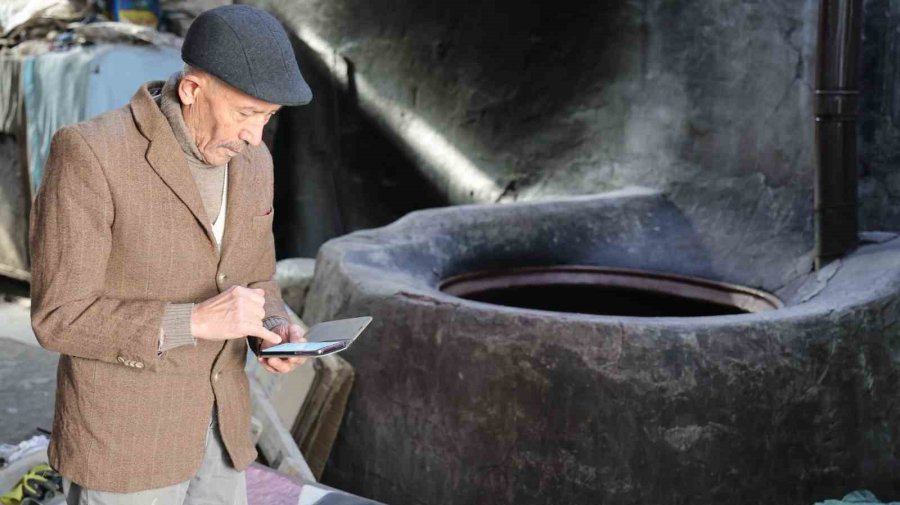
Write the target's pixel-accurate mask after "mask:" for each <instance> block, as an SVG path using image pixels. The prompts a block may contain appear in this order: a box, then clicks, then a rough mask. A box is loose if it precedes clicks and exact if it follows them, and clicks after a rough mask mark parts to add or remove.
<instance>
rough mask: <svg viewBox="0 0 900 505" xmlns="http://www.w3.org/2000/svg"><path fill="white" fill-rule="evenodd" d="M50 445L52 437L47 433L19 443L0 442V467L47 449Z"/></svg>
mask: <svg viewBox="0 0 900 505" xmlns="http://www.w3.org/2000/svg"><path fill="white" fill-rule="evenodd" d="M49 445H50V439H49V438H47V436H46V435H35V436H33V437H31V438H29V439H27V440H23V441H21V442H19V443H18V444H0V468H3V467H5V466H8V465H10V464H12V463H15V462H16V461H18V460H20V459H22V458H24V457H26V456H28V455H30V454H34V453H35V452H38V451H42V450H46V449H47V446H49Z"/></svg>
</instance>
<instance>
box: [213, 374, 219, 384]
mask: <svg viewBox="0 0 900 505" xmlns="http://www.w3.org/2000/svg"><path fill="white" fill-rule="evenodd" d="M213 382H219V372H216V373H214V374H213Z"/></svg>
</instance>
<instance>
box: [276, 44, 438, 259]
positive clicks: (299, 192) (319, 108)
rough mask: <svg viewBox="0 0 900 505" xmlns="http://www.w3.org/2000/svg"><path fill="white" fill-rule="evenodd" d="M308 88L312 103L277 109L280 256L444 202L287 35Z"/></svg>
mask: <svg viewBox="0 0 900 505" xmlns="http://www.w3.org/2000/svg"><path fill="white" fill-rule="evenodd" d="M291 38H292V42H293V44H294V50H295V52H296V53H297V54H298V58H299V60H300V61H301V62H303V68H302V70H303V75H304V77H306V79H307V81H308V82H309V84H310V86H311V87H312V89H313V90H314V91H313V92H314V98H313V101H312V103H311V104H309V105H307V106H305V107H290V108H287V109H285V110H284V111H283V112H282V113H280V114H279V119H278V125H277V131H276V134H275V140H274V148H273V151H272V155H273V158H274V163H275V209H276V213H275V221H274V225H273V226H274V232H275V243H276V250H277V251H278V257H279V258H289V257H296V256H304V257H315V255H316V252H317V251H318V249H319V246H321V244H322V243H324V242H325V241H327V240H329V239H331V238H334V237H336V236H340V235H344V234H346V233H349V232H352V231H355V230H359V229H365V228H374V227H378V226H383V225H385V224H388V223H390V222H393V221H395V220H396V219H398V218H400V217H401V216H403V215H405V214H406V213H408V212H410V211H413V210H416V209H421V208H425V207H439V206H443V205H447V204H448V202H447V201H446V199H445V198H444V197H443V196H442V194H441V192H440V191H438V190H437V189H436V188H434V187H433V185H432V183H431V182H430V181H428V179H427V178H425V177H424V176H423V175H422V173H421V172H420V171H418V170H416V169H415V167H414V166H413V165H412V163H411V162H410V161H408V160H407V159H406V158H405V157H404V156H403V154H402V153H401V152H400V150H399V149H398V148H397V147H396V146H395V145H394V144H392V143H391V142H390V141H388V140H387V139H386V138H385V136H384V135H383V134H382V133H381V132H379V130H378V129H377V128H375V127H374V126H373V125H372V124H371V121H370V120H369V119H367V118H366V117H364V116H363V115H362V114H360V112H359V108H358V106H357V105H356V101H355V96H354V94H353V92H352V89H351V91H350V92H345V91H342V90H340V89H339V87H337V86H335V84H334V82H332V79H331V76H330V75H329V74H328V72H327V71H326V69H324V68H321V67H320V66H319V65H316V64H314V62H315V59H314V58H313V57H312V56H311V55H309V54H307V53H308V49H307V48H306V46H305V45H303V44H302V43H300V42H299V41H298V40H297V38H296V37H295V36H293V35H292V36H291Z"/></svg>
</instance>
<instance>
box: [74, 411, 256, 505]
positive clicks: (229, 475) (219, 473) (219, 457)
mask: <svg viewBox="0 0 900 505" xmlns="http://www.w3.org/2000/svg"><path fill="white" fill-rule="evenodd" d="M246 477H247V476H246V473H245V472H238V471H237V470H235V469H234V468H232V466H231V460H230V459H229V457H228V453H226V452H225V448H224V446H223V444H222V437H221V435H220V434H219V423H218V420H217V419H216V416H215V414H213V417H212V421H211V422H210V424H209V432H207V435H206V453H205V455H204V456H203V463H202V464H201V466H200V470H199V471H198V472H197V474H196V475H194V477H193V478H192V479H191V480H188V481H185V482H180V483H178V484H173V485H171V486H167V487H162V488H158V489H148V490H146V491H138V492H136V493H110V492H106V491H94V490H92V489H85V488H83V487H81V486H79V485H78V484H76V483H74V482H70V481H69V480H67V479H65V478H63V492H64V493H65V494H66V503H67V504H68V505H247V479H246Z"/></svg>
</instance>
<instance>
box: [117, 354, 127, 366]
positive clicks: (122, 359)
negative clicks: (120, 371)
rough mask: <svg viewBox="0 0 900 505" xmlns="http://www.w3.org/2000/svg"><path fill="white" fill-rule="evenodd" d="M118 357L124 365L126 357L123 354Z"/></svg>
mask: <svg viewBox="0 0 900 505" xmlns="http://www.w3.org/2000/svg"><path fill="white" fill-rule="evenodd" d="M116 359H117V360H119V363H121V364H123V365H124V364H125V358H124V357H123V356H119V357H117V358H116Z"/></svg>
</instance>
